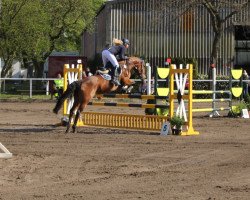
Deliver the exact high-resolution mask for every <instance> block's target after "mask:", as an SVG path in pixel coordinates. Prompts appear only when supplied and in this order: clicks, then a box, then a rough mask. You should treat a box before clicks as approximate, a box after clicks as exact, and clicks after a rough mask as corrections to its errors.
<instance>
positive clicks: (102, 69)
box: [98, 50, 109, 73]
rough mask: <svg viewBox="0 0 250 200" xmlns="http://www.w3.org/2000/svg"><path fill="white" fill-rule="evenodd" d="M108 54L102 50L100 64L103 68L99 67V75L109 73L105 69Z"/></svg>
mask: <svg viewBox="0 0 250 200" xmlns="http://www.w3.org/2000/svg"><path fill="white" fill-rule="evenodd" d="M108 54H109V51H108V50H103V51H102V63H103V66H102V67H99V70H98V71H99V72H101V73H108V72H109V71H108V70H107V69H106V68H105V66H106V64H107V62H108V61H109V60H108V58H107V55H108Z"/></svg>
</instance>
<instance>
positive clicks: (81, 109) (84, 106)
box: [72, 103, 87, 133]
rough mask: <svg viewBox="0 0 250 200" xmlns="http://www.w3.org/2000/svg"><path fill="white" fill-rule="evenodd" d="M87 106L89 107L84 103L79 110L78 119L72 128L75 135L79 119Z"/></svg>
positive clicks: (76, 118)
mask: <svg viewBox="0 0 250 200" xmlns="http://www.w3.org/2000/svg"><path fill="white" fill-rule="evenodd" d="M86 106H87V103H84V104H83V105H81V106H80V107H79V108H78V110H77V112H76V117H75V120H74V124H73V126H72V129H73V133H75V132H76V125H77V122H78V119H79V118H80V116H81V113H82V111H83V109H84V108H86Z"/></svg>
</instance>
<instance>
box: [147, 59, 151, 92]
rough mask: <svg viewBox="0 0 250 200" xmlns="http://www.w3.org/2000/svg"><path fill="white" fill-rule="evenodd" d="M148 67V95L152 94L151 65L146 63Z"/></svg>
mask: <svg viewBox="0 0 250 200" xmlns="http://www.w3.org/2000/svg"><path fill="white" fill-rule="evenodd" d="M146 67H147V95H151V66H150V64H149V63H146Z"/></svg>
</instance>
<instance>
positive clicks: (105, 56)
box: [100, 38, 129, 85]
mask: <svg viewBox="0 0 250 200" xmlns="http://www.w3.org/2000/svg"><path fill="white" fill-rule="evenodd" d="M116 41H117V40H116ZM128 47H129V40H128V39H126V38H124V39H122V42H121V43H119V42H118V43H115V45H113V46H112V47H110V48H109V49H105V50H103V51H102V61H103V65H104V67H102V68H100V72H101V73H102V72H105V71H106V68H105V67H106V64H107V63H108V61H110V62H111V64H112V82H113V83H114V84H115V85H120V82H119V73H118V68H119V63H118V61H122V60H126V59H127V57H126V56H125V51H126V49H127V48H128ZM116 56H117V57H118V59H116Z"/></svg>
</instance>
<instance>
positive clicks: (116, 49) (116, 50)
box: [108, 45, 127, 61]
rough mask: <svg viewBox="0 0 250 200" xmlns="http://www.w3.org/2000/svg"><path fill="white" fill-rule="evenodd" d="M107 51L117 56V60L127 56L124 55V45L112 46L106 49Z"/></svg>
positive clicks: (124, 58)
mask: <svg viewBox="0 0 250 200" xmlns="http://www.w3.org/2000/svg"><path fill="white" fill-rule="evenodd" d="M108 51H109V52H110V53H112V54H114V55H115V56H116V57H117V60H118V61H121V60H126V59H127V57H126V56H125V51H126V48H125V46H124V45H116V46H112V47H110V48H109V49H108Z"/></svg>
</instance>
